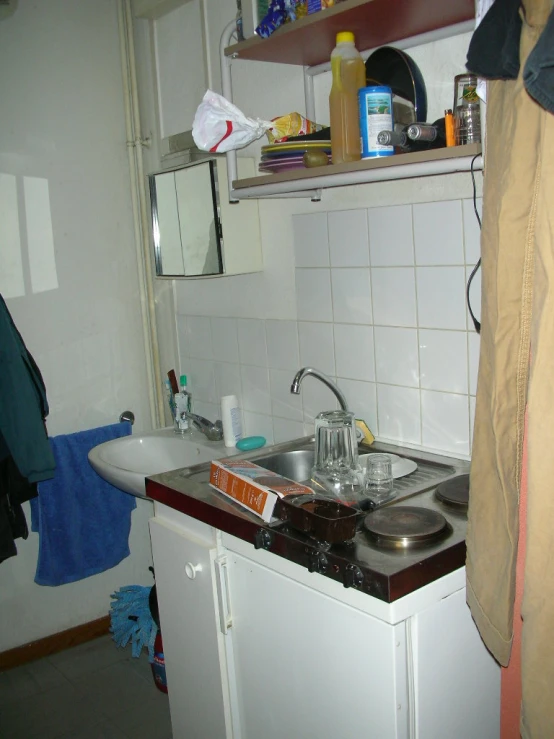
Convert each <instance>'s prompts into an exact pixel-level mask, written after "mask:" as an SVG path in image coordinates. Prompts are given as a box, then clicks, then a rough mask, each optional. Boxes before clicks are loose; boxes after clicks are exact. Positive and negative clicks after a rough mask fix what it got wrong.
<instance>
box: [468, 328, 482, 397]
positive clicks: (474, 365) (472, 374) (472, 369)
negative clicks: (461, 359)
mask: <svg viewBox="0 0 554 739" xmlns="http://www.w3.org/2000/svg"><path fill="white" fill-rule="evenodd" d="M467 345H468V351H469V393H470V395H477V376H478V374H479V352H480V350H481V337H480V336H479V334H478V333H476V332H475V331H472V330H469V331H468V333H467Z"/></svg>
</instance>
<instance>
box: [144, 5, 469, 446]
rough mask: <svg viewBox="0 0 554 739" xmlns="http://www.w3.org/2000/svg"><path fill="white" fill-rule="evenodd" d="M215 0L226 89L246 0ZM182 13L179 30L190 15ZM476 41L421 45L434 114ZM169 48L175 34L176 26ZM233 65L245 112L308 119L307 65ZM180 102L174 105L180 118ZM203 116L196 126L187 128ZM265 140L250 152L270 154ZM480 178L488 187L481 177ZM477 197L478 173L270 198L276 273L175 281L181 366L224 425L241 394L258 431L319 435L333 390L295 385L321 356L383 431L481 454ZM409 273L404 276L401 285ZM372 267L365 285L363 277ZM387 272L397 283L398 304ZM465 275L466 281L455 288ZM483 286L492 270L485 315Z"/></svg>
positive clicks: (267, 255) (265, 235) (323, 118)
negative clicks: (230, 43)
mask: <svg viewBox="0 0 554 739" xmlns="http://www.w3.org/2000/svg"><path fill="white" fill-rule="evenodd" d="M195 2H197V3H199V4H200V3H201V0H195ZM203 6H204V10H205V16H204V18H205V27H206V28H207V29H208V36H207V38H208V43H207V49H206V56H207V59H208V63H207V67H208V79H209V84H210V86H211V87H212V89H214V90H217V91H220V89H221V84H220V74H219V38H220V35H221V32H222V31H223V28H224V27H225V25H226V24H227V23H228V22H229V21H230V20H231V19H232V18H233V17H234V2H233V0H225V2H218V3H210V2H207V1H205V2H204V3H203ZM171 15H173V16H174V18H175V24H174V26H173V28H174V27H175V26H177V25H178V17H177V14H176V13H174V14H171ZM169 18H170V16H167V17H166V19H165V22H166V24H167V25H169ZM183 38H184V37H183ZM469 39H470V34H464V35H461V36H457V37H454V38H451V39H446V40H443V41H440V42H436V43H432V44H427V45H425V46H420V47H416V48H413V49H409V50H408V53H409V54H410V55H411V56H412V57H413V58H414V60H415V61H416V63H417V64H418V65H419V66H420V69H421V71H422V74H423V76H424V79H425V81H426V87H427V92H428V100H429V106H428V108H429V110H428V120H431V121H432V120H435V119H436V118H438V117H439V116H440V115H442V113H443V111H444V109H445V108H448V107H451V106H452V96H453V79H454V76H455V75H456V74H458V73H459V72H461V71H463V70H464V66H465V56H466V51H467V46H468V43H469ZM157 41H158V44H159V43H160V42H161V35H160V33H158V34H157ZM166 43H167V44H174V43H175V34H174V33H172V35H171V37H170V36H169V35H167V37H166ZM179 52H180V62H179V63H178V64H176V65H174V66H173V68H172V69H171V70H170V69H168V68H166V70H165V71H166V74H167V79H166V81H165V86H164V89H165V90H166V93H167V90H170V89H173V90H174V91H175V94H176V95H182V94H183V92H182V79H181V72H180V70H182V69H183V68H186V67H187V66H189V65H187V54H188V49H187V46H186V45H185V44H181V45H180V46H179ZM175 53H177V51H175ZM232 74H233V99H234V102H235V104H236V105H238V107H239V108H241V109H242V110H243V112H244V113H245V114H247V115H250V116H253V117H260V118H273V117H275V116H277V115H282V114H285V113H288V112H292V111H294V110H298V111H301V112H303V110H304V92H303V79H302V74H301V70H300V69H299V68H297V67H293V66H289V65H282V64H281V65H275V64H266V63H261V62H244V61H237V62H234V63H233V67H232ZM329 87H330V75H329V74H327V75H322V76H320V77H319V78H317V79H316V112H317V114H318V122H321V123H326V122H327V121H328V112H327V96H328V91H329ZM194 95H196V96H197V93H196V92H194V93H193V97H194ZM161 105H162V108H163V107H164V101H163V100H162V101H161ZM175 109H176V105H175V104H174V105H173V107H172V108H167V113H168V115H170V114H171V112H172V110H175ZM162 117H163V114H162ZM177 124H178V121H177V120H174V123H173V125H174V126H175V125H177ZM191 124H192V118H191V119H190V120H185V121H184V126H183V130H186V129H188V128H190V126H191ZM262 143H263V141H259V142H256V143H254V144H252V145H251V146H250V147H248V148H247V149H245V150H243V153H245V154H254V155H256V154H257V152H258V151H259V148H260V146H261V144H262ZM476 181H477V194H478V195H480V194H481V184H482V176H481V174H480V173H478V174H477V176H476ZM472 193H473V188H472V182H471V176H470V175H469V174H467V173H466V174H459V175H449V176H441V177H430V178H423V179H418V180H405V181H397V182H386V183H375V184H371V185H363V186H356V187H345V188H337V189H333V190H327V191H325V192H324V194H323V198H322V201H321V202H320V203H311V202H310V201H309V200H300V199H283V200H261V201H260V218H261V231H262V242H263V252H264V253H263V258H264V270H263V272H261V273H258V274H251V275H241V276H236V277H226V278H223V279H219V280H202V281H186V282H184V281H176V283H175V313H176V323H177V336H178V343H179V362H180V371H181V372H185V373H186V374H187V375H188V376H189V383H190V386H191V390H192V393H193V397H194V399H195V408H196V410H197V411H198V412H199V413H202V414H204V415H206V416H208V417H210V418H214V417H215V416H217V415H219V398H220V397H221V396H222V395H225V394H228V393H236V394H237V395H238V396H239V397H240V398H241V403H242V407H243V412H244V421H245V429H246V433H247V434H263V435H264V436H266V438H267V439H268V441H284V440H286V439H288V438H294V437H295V436H299V435H301V434H303V433H309V432H310V431H311V430H312V429H313V417H314V415H315V414H316V413H317V412H318V411H319V410H322V409H325V408H327V407H331V406H332V404H333V398H332V396H331V394H330V393H329V391H328V390H326V389H325V388H324V387H323V386H322V385H320V384H319V383H317V382H314V381H313V380H311V381H310V380H308V381H307V382H306V383H305V385H304V386H303V391H302V396H301V397H300V398H295V397H293V396H291V395H290V393H289V392H288V389H289V386H290V381H291V380H292V376H293V373H294V371H295V370H296V369H298V368H299V367H300V366H302V365H309V364H312V365H314V366H316V367H319V368H320V369H322V370H324V371H326V372H327V373H328V374H330V375H331V376H333V377H334V378H336V379H337V380H338V382H339V384H340V385H341V387H342V388H343V390H344V391H345V392H346V394H347V397H348V399H349V402H350V404H351V407H352V408H353V409H354V410H355V411H356V412H357V414H358V415H360V416H365V417H366V420H367V421H368V423H369V424H370V425H371V426H372V428H373V430H374V433H376V434H377V435H378V436H380V437H381V438H386V439H388V440H391V441H402V442H403V443H408V444H413V445H415V446H420V447H423V448H429V449H434V450H440V451H442V452H447V453H452V454H458V455H468V454H469V451H470V443H471V424H472V419H473V412H474V395H475V384H476V368H477V360H478V354H479V338H478V336H477V334H475V332H474V331H473V328H472V326H471V324H470V323H469V321H468V316H467V315H466V310H465V306H464V284H465V279H466V277H467V275H468V274H469V272H470V270H471V267H472V265H473V264H474V263H475V262H476V261H477V259H478V256H479V232H478V227H477V224H476V220H475V218H474V216H473V212H472V203H471V198H472ZM431 204H432V205H431ZM391 206H398V209H392V210H387V209H388V208H389V207H391ZM235 207H237V208H240V207H241V206H240V205H238V206H235ZM339 222H340V223H342V224H343V226H342V231H340V233H339V232H337V228H336V224H337V223H339ZM388 234H390V236H389V241H390V243H389V244H388V245H386V246H385V248H384V243H385V244H386V240H387V235H388ZM339 252H340V254H341V255H342V258H343V261H341V257H339V256H338V253H339ZM398 269H400V270H401V271H402V270H404V272H402V275H403V276H404V277H406V279H405V280H404V281H402V280H400V281H398V280H396V278H397V277H398V276H399V274H400V273H398V272H395V270H398ZM349 270H350V271H349ZM362 270H363V274H364V276H365V279H366V283H367V289H366V292H365V293H364V292H361V291H360V285H359V282H357V279H358V277H359V274H360V271H362ZM385 277H392V278H394V279H393V280H392V282H391V290H390V293H389V294H388V301H389V302H388V303H386V304H384V303H383V298H382V295H381V292H382V291H380V285H381V284H382V280H383V279H384V278H385ZM451 279H452V280H453V285H455V290H447V291H442V292H441V289H440V288H441V287H443V286H444V285H445V284H448V281H449V280H451ZM395 280H396V281H395ZM479 285H480V280H479V278H477V279H476V281H475V283H474V287H473V289H472V298H473V305H474V309H475V311H476V313H477V315H479V294H480V287H479ZM347 294H348V297H346V295H347ZM434 294H436V295H437V296H438V297H437V299H436V300H435V301H434V302H433V301H432V299H431V298H432V296H433V295H434ZM364 306H365V308H364ZM315 337H319V339H318V340H317V341H316V339H315ZM356 337H358V338H356ZM277 346H278V347H279V350H277V349H276V347H277ZM345 354H351V355H352V357H351V359H350V360H348V359H347V358H345ZM397 366H401V367H402V372H396V371H395V368H396V367H397Z"/></svg>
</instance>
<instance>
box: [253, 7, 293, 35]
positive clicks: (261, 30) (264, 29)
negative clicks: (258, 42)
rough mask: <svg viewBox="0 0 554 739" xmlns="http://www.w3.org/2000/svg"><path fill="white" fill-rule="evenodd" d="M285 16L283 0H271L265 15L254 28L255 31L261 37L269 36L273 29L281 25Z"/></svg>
mask: <svg viewBox="0 0 554 739" xmlns="http://www.w3.org/2000/svg"><path fill="white" fill-rule="evenodd" d="M286 17H287V13H286V10H285V0H271V3H270V4H269V9H268V11H267V15H265V16H264V17H263V19H262V21H261V23H260V25H259V26H258V27H257V28H256V33H257V34H258V36H261V38H269V36H271V34H272V33H273V31H276V30H277V29H278V28H279V26H282V25H283V23H284V22H285V20H286Z"/></svg>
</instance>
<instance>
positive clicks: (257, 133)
mask: <svg viewBox="0 0 554 739" xmlns="http://www.w3.org/2000/svg"><path fill="white" fill-rule="evenodd" d="M272 125H273V124H272V123H271V121H262V120H260V119H259V118H256V119H254V118H247V117H246V116H245V115H244V113H242V112H241V111H240V110H239V109H238V108H237V107H236V106H235V105H233V104H232V103H230V102H229V101H228V100H226V99H225V98H224V97H222V96H221V95H218V94H217V92H212V90H207V92H206V94H205V95H204V98H203V99H202V102H201V103H200V105H199V106H198V108H197V110H196V114H195V116H194V122H193V124H192V137H193V139H194V143H195V144H196V146H197V147H198V148H199V149H202V151H211V152H223V151H232V150H233V149H241V148H242V147H244V146H248V144H251V143H252V142H253V141H255V140H256V139H259V138H260V137H261V136H263V135H264V133H265V132H266V131H267V130H268V129H269V128H271V127H272Z"/></svg>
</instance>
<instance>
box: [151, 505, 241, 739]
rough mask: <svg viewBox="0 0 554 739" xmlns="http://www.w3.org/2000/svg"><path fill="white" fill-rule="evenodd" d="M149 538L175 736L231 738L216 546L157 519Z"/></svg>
mask: <svg viewBox="0 0 554 739" xmlns="http://www.w3.org/2000/svg"><path fill="white" fill-rule="evenodd" d="M150 537H151V540H152V552H153V558H154V569H155V573H156V590H157V594H158V605H159V611H160V622H161V632H162V638H163V642H164V656H165V664H166V673H167V684H168V690H169V703H170V710H171V724H172V726H173V737H174V739H225V738H226V737H231V736H232V733H231V729H230V728H229V727H230V711H229V701H228V695H229V691H228V688H227V676H226V660H225V654H224V644H223V635H222V633H221V632H220V630H219V608H218V599H217V584H216V567H217V565H216V563H215V560H216V554H217V553H216V548H215V545H214V544H213V543H210V542H209V541H203V540H202V539H201V538H194V537H193V536H190V535H187V534H186V533H185V532H184V530H179V528H177V527H175V526H174V525H173V524H172V523H171V522H166V521H160V520H157V519H152V520H151V521H150Z"/></svg>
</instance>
